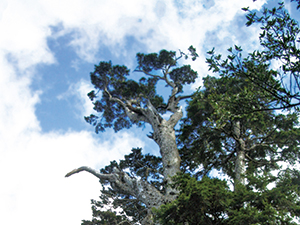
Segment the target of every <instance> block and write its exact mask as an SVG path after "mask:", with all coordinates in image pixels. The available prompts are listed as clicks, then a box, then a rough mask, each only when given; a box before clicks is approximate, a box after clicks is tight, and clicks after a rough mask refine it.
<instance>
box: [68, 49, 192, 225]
mask: <svg viewBox="0 0 300 225" xmlns="http://www.w3.org/2000/svg"><path fill="white" fill-rule="evenodd" d="M189 52H190V54H189V55H187V54H184V53H182V52H180V54H179V56H176V52H173V51H166V50H161V51H160V52H159V54H157V53H152V54H142V53H138V54H137V61H138V66H137V68H136V70H135V71H136V72H140V74H143V75H144V76H142V77H141V78H140V79H139V81H135V80H132V79H128V78H127V77H128V75H129V70H128V69H127V68H126V67H125V66H119V65H116V66H113V65H112V63H111V62H100V63H99V65H96V66H95V71H94V72H92V73H91V81H92V84H93V85H94V87H95V90H93V91H91V92H90V93H89V94H88V96H89V97H90V99H91V100H92V101H93V103H94V109H95V111H96V112H97V113H98V114H97V115H90V116H88V117H86V118H85V119H86V121H87V122H88V123H90V124H92V125H94V126H95V128H96V132H100V131H104V130H105V129H106V128H109V127H113V129H114V130H115V131H116V132H117V131H119V130H121V129H123V128H130V127H131V126H132V125H133V124H135V125H137V126H143V125H144V124H149V125H150V126H151V128H152V130H153V132H152V133H151V134H150V135H148V137H149V138H151V139H153V140H154V141H155V142H156V143H157V144H158V146H159V149H160V154H161V169H160V171H161V179H162V181H163V182H162V185H163V188H160V186H161V184H160V185H158V186H157V185H155V184H156V183H151V182H150V181H149V180H147V178H148V176H146V175H145V172H144V173H142V172H140V171H141V170H137V168H136V166H138V164H134V165H130V163H132V162H130V160H129V161H128V160H127V161H126V163H125V162H124V163H122V164H120V165H118V164H117V163H115V162H113V163H112V164H111V165H110V166H108V167H106V168H105V169H104V170H102V171H101V172H98V171H97V170H94V169H92V168H89V167H85V166H84V167H80V168H78V169H74V170H73V171H71V172H69V173H68V174H67V175H66V177H68V176H71V175H73V174H75V173H78V172H81V171H87V172H89V173H91V174H93V175H95V176H96V177H98V178H99V179H100V181H101V183H102V184H104V185H109V189H108V190H109V192H110V193H111V192H114V193H117V194H116V195H114V196H112V197H113V200H115V201H117V200H118V199H120V198H121V199H126V198H127V199H135V201H136V204H135V205H134V206H136V207H138V209H139V207H141V208H142V209H147V210H144V211H145V212H146V213H142V214H138V215H127V216H133V217H135V216H138V217H139V218H138V220H140V222H141V223H142V224H151V223H152V222H151V208H153V207H159V206H160V205H162V204H164V203H167V202H169V201H172V200H174V199H175V198H176V196H177V193H178V191H177V190H176V189H175V188H173V187H172V186H171V185H170V184H171V183H172V180H171V177H173V176H174V175H176V173H178V172H179V171H180V161H181V159H180V156H179V152H178V148H177V144H176V138H175V129H174V127H175V126H176V124H177V123H178V121H179V120H180V119H181V118H182V116H183V112H182V107H181V106H179V102H180V101H181V100H183V99H187V98H190V97H191V96H189V95H179V94H180V93H182V92H183V86H184V85H186V84H190V83H193V82H194V81H195V79H196V77H197V73H196V72H195V71H193V70H192V69H191V67H190V66H189V65H183V66H179V65H178V61H179V60H180V59H181V58H183V57H184V58H187V57H188V56H191V57H192V59H193V60H195V58H196V57H197V53H196V51H195V49H194V48H193V47H192V46H191V47H190V48H189ZM159 81H162V82H164V83H165V85H166V86H167V87H169V88H170V90H171V94H170V96H169V98H168V100H167V101H166V102H164V99H163V97H162V96H160V95H159V94H157V92H156V86H157V83H158V82H159ZM99 94H100V95H99ZM167 111H169V112H171V116H170V117H169V119H164V118H163V116H162V115H163V114H164V113H165V112H167ZM132 154H133V155H129V156H128V157H129V158H130V157H135V156H138V155H139V156H138V157H142V158H143V157H146V158H147V157H148V156H142V155H141V154H140V153H138V152H136V151H133V153H132ZM142 161H143V160H142ZM142 161H140V163H143V162H142ZM124 164H125V165H124ZM154 164H155V163H154ZM155 166H156V165H152V163H151V165H150V167H149V169H153V168H152V167H155ZM125 168H130V169H131V172H134V173H133V174H132V173H126V172H125V171H124V169H125ZM148 172H149V171H148ZM140 175H143V176H142V177H140ZM102 194H104V195H106V196H107V197H108V198H110V197H111V196H109V193H108V192H105V191H104V192H102ZM103 197H104V196H103ZM103 199H104V198H103ZM131 202H132V201H131ZM127 212H129V211H127Z"/></svg>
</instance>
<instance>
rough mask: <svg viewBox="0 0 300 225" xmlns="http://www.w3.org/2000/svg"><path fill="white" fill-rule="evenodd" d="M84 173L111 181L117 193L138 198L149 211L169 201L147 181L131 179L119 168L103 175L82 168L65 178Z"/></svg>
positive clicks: (84, 167)
mask: <svg viewBox="0 0 300 225" xmlns="http://www.w3.org/2000/svg"><path fill="white" fill-rule="evenodd" d="M82 171H86V172H89V173H91V174H93V175H94V176H96V177H98V178H99V179H101V180H107V181H109V182H110V185H111V187H112V188H113V189H114V190H115V191H118V192H119V193H123V194H130V195H132V196H134V197H136V198H137V200H139V201H141V202H143V203H144V204H145V205H147V208H149V209H151V208H152V207H155V208H157V207H159V206H160V205H162V204H165V203H166V202H167V201H168V199H167V198H166V196H164V195H163V194H161V193H160V192H159V191H158V190H157V189H156V188H155V187H153V186H152V185H151V184H149V183H148V182H147V181H144V180H141V179H140V180H138V179H136V178H134V177H130V176H129V175H128V174H127V173H125V172H123V171H120V170H118V169H117V168H114V171H113V173H111V174H103V173H100V172H98V171H97V170H95V169H92V168H90V167H87V166H82V167H79V168H77V169H74V170H72V171H71V172H69V173H67V174H66V176H65V177H69V176H72V175H73V174H75V173H79V172H82Z"/></svg>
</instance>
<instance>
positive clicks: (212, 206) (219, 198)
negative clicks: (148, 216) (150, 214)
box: [153, 174, 232, 225]
mask: <svg viewBox="0 0 300 225" xmlns="http://www.w3.org/2000/svg"><path fill="white" fill-rule="evenodd" d="M174 185H175V186H177V187H178V189H179V190H180V195H179V196H178V198H177V199H176V200H175V201H173V202H171V203H168V204H166V205H163V206H161V208H159V209H153V210H154V212H155V213H156V215H157V218H156V220H158V221H159V222H160V224H162V225H171V224H183V225H184V224H186V222H188V224H224V221H225V220H226V215H227V210H228V208H229V205H230V202H231V198H232V192H230V190H229V188H228V186H227V184H226V181H221V180H219V179H210V178H208V177H203V178H202V180H201V181H197V180H196V179H195V178H192V177H190V176H189V175H188V174H181V175H178V176H176V177H175V183H174Z"/></svg>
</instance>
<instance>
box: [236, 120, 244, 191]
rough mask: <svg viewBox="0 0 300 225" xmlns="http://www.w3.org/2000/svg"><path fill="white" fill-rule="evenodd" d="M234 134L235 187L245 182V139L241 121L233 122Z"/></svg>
mask: <svg viewBox="0 0 300 225" xmlns="http://www.w3.org/2000/svg"><path fill="white" fill-rule="evenodd" d="M233 136H234V139H235V141H236V160H235V171H234V172H235V181H234V187H235V188H236V186H237V184H245V178H244V173H245V150H246V146H245V141H244V140H243V139H242V137H241V124H240V121H234V122H233Z"/></svg>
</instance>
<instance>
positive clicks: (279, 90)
mask: <svg viewBox="0 0 300 225" xmlns="http://www.w3.org/2000/svg"><path fill="white" fill-rule="evenodd" d="M243 10H244V11H247V12H248V14H247V16H246V18H247V20H248V21H247V23H246V25H247V26H251V25H253V24H257V23H258V24H260V25H261V33H260V36H259V39H260V44H261V46H262V47H263V50H262V51H257V50H256V51H254V52H253V53H250V54H249V55H248V56H247V57H246V58H243V57H242V49H241V48H240V47H237V46H235V49H234V50H233V49H232V48H229V49H228V51H229V53H230V54H229V55H228V56H227V58H226V59H225V60H223V59H221V55H216V54H215V52H214V50H212V51H209V52H208V54H210V55H211V57H210V58H208V59H207V63H208V64H209V69H210V70H212V71H213V72H217V73H219V74H220V75H221V76H229V77H232V76H234V77H246V78H248V79H249V80H250V81H251V82H252V83H253V84H254V85H256V86H257V87H259V88H261V89H262V90H264V91H265V94H266V97H267V98H268V99H269V105H272V108H273V109H290V108H294V109H298V106H299V105H300V94H299V93H300V92H299V91H300V80H299V72H300V61H299V59H300V49H299V48H298V43H299V41H300V39H299V32H300V29H299V25H298V23H297V21H295V20H294V19H292V18H291V17H290V15H289V13H288V12H287V11H286V10H285V8H284V4H283V3H279V6H278V7H275V8H273V9H266V8H265V9H264V10H263V12H262V15H261V16H258V15H257V12H251V11H250V10H249V8H243ZM278 62H279V63H280V68H279V69H278V70H276V71H275V70H273V69H271V65H272V63H278ZM244 106H245V105H243V107H244ZM253 110H254V111H255V110H265V108H259V109H253ZM266 110H267V109H266Z"/></svg>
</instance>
